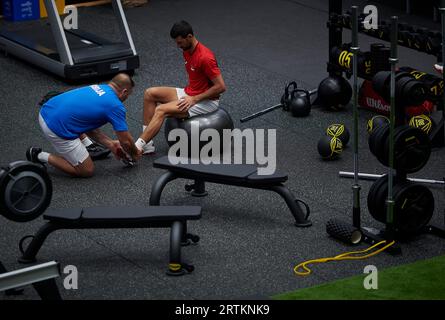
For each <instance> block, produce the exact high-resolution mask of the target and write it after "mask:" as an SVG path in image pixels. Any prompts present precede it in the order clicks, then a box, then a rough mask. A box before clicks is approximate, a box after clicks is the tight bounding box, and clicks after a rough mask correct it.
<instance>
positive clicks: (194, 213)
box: [43, 206, 201, 223]
mask: <svg viewBox="0 0 445 320" xmlns="http://www.w3.org/2000/svg"><path fill="white" fill-rule="evenodd" d="M43 217H44V218H45V219H46V220H50V221H61V222H69V221H72V222H74V221H88V222H102V221H103V222H105V223H106V222H120V221H122V222H151V221H172V222H173V221H184V220H198V219H199V218H201V207H199V206H150V207H133V206H131V207H130V206H126V207H90V208H69V209H50V210H47V211H46V213H45V214H44V215H43Z"/></svg>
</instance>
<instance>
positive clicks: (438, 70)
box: [434, 64, 443, 74]
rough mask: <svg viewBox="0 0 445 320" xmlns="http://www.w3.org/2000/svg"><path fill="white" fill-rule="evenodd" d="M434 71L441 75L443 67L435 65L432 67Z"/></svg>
mask: <svg viewBox="0 0 445 320" xmlns="http://www.w3.org/2000/svg"><path fill="white" fill-rule="evenodd" d="M434 69H435V70H436V71H437V72H438V73H440V74H442V73H443V66H442V65H440V64H435V65H434Z"/></svg>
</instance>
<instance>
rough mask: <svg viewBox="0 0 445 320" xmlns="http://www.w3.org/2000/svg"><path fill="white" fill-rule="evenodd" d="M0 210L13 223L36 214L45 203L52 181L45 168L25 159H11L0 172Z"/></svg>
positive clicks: (50, 194)
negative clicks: (0, 173)
mask: <svg viewBox="0 0 445 320" xmlns="http://www.w3.org/2000/svg"><path fill="white" fill-rule="evenodd" d="M0 197H1V199H2V201H1V202H0V213H1V214H3V216H5V218H7V219H9V220H12V221H15V222H28V221H31V220H34V219H36V218H37V217H39V216H40V215H41V214H43V212H44V211H45V210H46V208H47V207H48V206H49V204H50V202H51V197H52V184H51V180H50V178H49V176H48V174H47V172H46V169H45V168H44V167H43V166H41V165H38V164H34V163H31V162H27V161H19V162H14V163H12V164H10V165H9V167H8V168H4V170H3V171H2V177H1V179H0Z"/></svg>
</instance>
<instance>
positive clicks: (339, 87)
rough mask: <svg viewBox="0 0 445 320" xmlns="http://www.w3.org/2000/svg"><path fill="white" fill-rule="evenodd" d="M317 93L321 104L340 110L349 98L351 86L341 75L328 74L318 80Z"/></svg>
mask: <svg viewBox="0 0 445 320" xmlns="http://www.w3.org/2000/svg"><path fill="white" fill-rule="evenodd" d="M317 94H318V100H319V101H320V103H321V105H322V106H324V107H325V108H328V109H332V110H340V109H342V107H343V106H345V105H347V104H348V103H349V101H350V100H351V97H352V87H351V85H350V84H349V82H348V80H346V79H345V78H343V77H340V76H329V77H327V78H325V79H323V80H322V81H321V82H320V84H319V86H318V91H317Z"/></svg>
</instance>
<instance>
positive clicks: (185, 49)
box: [182, 44, 193, 51]
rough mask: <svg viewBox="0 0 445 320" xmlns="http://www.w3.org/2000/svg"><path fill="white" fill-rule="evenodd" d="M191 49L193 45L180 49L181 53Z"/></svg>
mask: <svg viewBox="0 0 445 320" xmlns="http://www.w3.org/2000/svg"><path fill="white" fill-rule="evenodd" d="M192 47H193V45H191V44H190V45H188V46H187V47H184V48H182V50H183V51H188V50H190V49H191V48H192Z"/></svg>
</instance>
